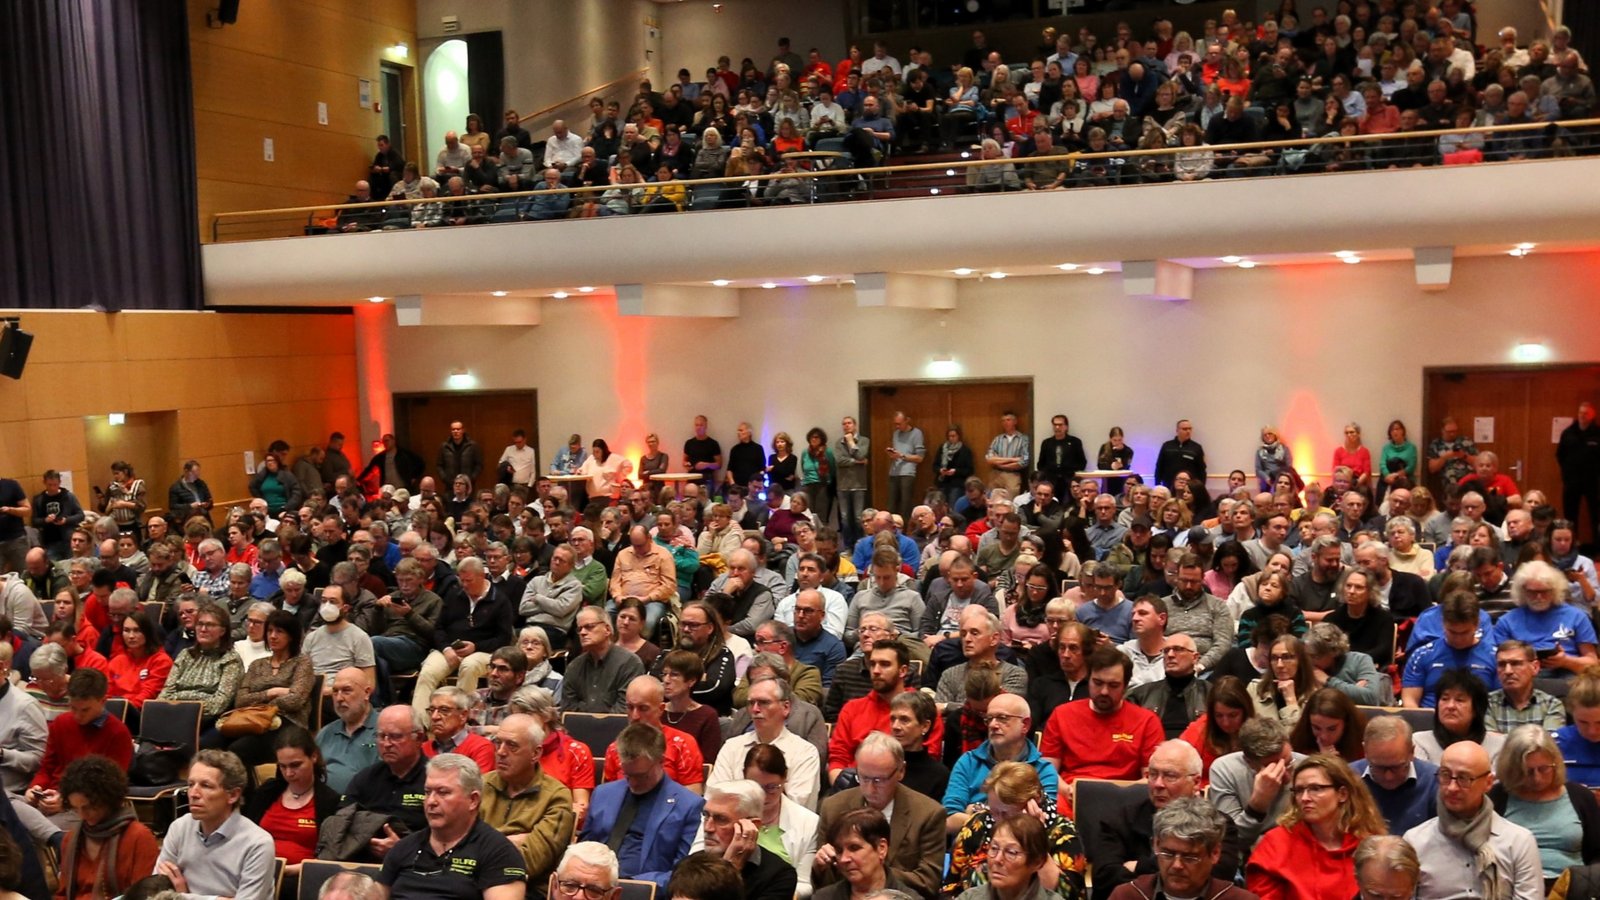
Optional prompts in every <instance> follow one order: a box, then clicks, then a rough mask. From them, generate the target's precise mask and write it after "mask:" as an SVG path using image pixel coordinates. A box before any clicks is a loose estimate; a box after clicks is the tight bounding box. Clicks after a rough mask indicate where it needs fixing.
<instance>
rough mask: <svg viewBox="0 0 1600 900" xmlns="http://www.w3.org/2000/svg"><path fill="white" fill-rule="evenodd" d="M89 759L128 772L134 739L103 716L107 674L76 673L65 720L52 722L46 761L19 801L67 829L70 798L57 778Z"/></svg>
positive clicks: (70, 684) (117, 722)
mask: <svg viewBox="0 0 1600 900" xmlns="http://www.w3.org/2000/svg"><path fill="white" fill-rule="evenodd" d="M91 754H93V755H98V756H103V757H105V758H106V759H109V760H111V761H112V762H114V763H116V764H117V765H118V766H120V767H121V768H122V770H123V771H127V770H128V766H129V765H130V764H131V763H132V762H133V735H132V734H130V733H129V732H128V726H126V725H124V724H122V720H121V719H119V718H117V717H115V716H113V715H111V714H110V713H108V712H106V676H105V673H104V672H100V671H98V670H96V669H79V670H78V671H76V672H73V673H72V677H71V678H69V679H68V680H67V714H66V715H61V716H57V717H55V718H54V719H52V720H51V721H50V726H49V730H48V732H47V733H46V736H45V745H44V756H43V757H41V758H40V760H39V770H38V772H37V773H35V774H34V776H33V780H32V781H31V782H29V784H28V791H27V793H25V794H24V795H23V800H25V801H26V802H27V803H28V804H29V805H30V806H32V807H33V808H34V809H37V810H38V811H39V812H40V813H42V814H44V815H46V816H50V817H53V818H55V821H56V823H57V824H58V825H60V824H63V823H64V822H65V823H70V819H64V818H60V816H61V814H62V813H63V812H68V813H70V812H71V807H69V806H68V804H67V799H68V798H67V797H66V796H65V795H64V794H62V793H61V778H62V776H63V775H64V774H65V773H66V771H67V767H68V766H69V765H70V764H71V763H72V762H73V761H74V760H77V759H80V758H82V757H85V756H89V755H91ZM58 830H59V829H58Z"/></svg>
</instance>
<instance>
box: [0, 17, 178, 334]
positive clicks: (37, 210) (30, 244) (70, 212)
mask: <svg viewBox="0 0 1600 900" xmlns="http://www.w3.org/2000/svg"><path fill="white" fill-rule="evenodd" d="M0 135H3V137H0V179H3V182H0V307H7V308H24V309H81V308H84V307H99V308H102V309H106V310H118V309H199V308H200V306H201V286H200V240H199V226H198V225H197V223H196V221H195V164H194V101H193V98H192V97H191V91H190V79H189V27H188V20H187V11H186V9H185V4H184V2H183V0H136V2H128V0H27V2H22V3H12V2H5V3H0Z"/></svg>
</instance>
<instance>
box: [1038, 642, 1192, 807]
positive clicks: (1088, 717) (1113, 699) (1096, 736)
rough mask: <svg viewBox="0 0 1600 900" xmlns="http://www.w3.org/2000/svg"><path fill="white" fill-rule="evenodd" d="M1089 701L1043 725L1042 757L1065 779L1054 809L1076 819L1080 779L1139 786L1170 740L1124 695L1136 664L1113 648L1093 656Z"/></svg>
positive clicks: (1156, 722)
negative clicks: (1074, 803) (1074, 786)
mask: <svg viewBox="0 0 1600 900" xmlns="http://www.w3.org/2000/svg"><path fill="white" fill-rule="evenodd" d="M1087 667H1088V669H1089V699H1087V700H1074V701H1072V702H1071V703H1068V704H1067V705H1065V706H1059V707H1056V711H1055V712H1054V713H1052V714H1051V715H1050V721H1049V722H1047V723H1045V726H1044V738H1043V740H1041V741H1040V742H1039V753H1040V755H1042V756H1043V757H1044V758H1045V759H1046V760H1049V761H1050V763H1051V764H1053V765H1054V766H1055V767H1056V770H1057V771H1058V772H1059V773H1060V774H1061V792H1060V794H1059V795H1058V796H1057V799H1056V808H1057V809H1059V810H1060V811H1061V814H1062V815H1065V816H1071V815H1072V799H1071V798H1072V792H1071V791H1069V790H1067V785H1068V784H1071V783H1072V781H1073V780H1075V779H1078V778H1115V779H1122V780H1127V781H1136V780H1138V779H1139V778H1140V776H1141V775H1142V774H1143V773H1144V768H1145V766H1146V765H1148V764H1149V762H1150V755H1151V754H1152V753H1154V752H1155V751H1156V747H1157V746H1158V745H1160V743H1161V742H1162V741H1163V740H1164V739H1165V738H1166V733H1165V732H1164V731H1162V729H1161V720H1160V719H1158V718H1157V717H1156V714H1155V713H1153V712H1151V711H1149V710H1147V709H1144V708H1143V707H1141V706H1139V705H1138V704H1135V703H1128V702H1125V700H1124V695H1125V694H1126V693H1127V690H1128V679H1129V678H1131V677H1132V676H1133V661H1132V660H1130V659H1128V657H1126V656H1123V655H1122V653H1121V651H1119V650H1117V648H1115V647H1101V648H1099V649H1097V650H1095V651H1094V652H1093V653H1091V654H1089V659H1088V662H1087Z"/></svg>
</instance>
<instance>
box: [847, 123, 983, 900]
mask: <svg viewBox="0 0 1600 900" xmlns="http://www.w3.org/2000/svg"><path fill="white" fill-rule="evenodd" d="M990 140H994V139H993V138H990ZM863 900H917V898H916V897H913V896H911V895H910V894H908V893H906V892H905V891H897V890H894V889H893V888H884V889H883V890H881V891H873V892H872V893H870V894H868V895H867V896H866V897H865V898H863Z"/></svg>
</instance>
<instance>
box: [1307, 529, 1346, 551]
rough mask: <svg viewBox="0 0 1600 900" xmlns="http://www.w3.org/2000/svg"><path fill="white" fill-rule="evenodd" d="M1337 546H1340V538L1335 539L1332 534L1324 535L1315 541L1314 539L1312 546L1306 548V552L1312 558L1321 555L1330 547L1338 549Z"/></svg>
mask: <svg viewBox="0 0 1600 900" xmlns="http://www.w3.org/2000/svg"><path fill="white" fill-rule="evenodd" d="M1337 546H1339V539H1338V538H1336V537H1334V536H1333V535H1331V534H1323V535H1318V536H1317V537H1316V538H1315V539H1313V540H1312V541H1311V545H1310V546H1309V547H1307V548H1306V551H1307V553H1309V554H1310V555H1311V556H1316V555H1317V554H1318V553H1321V552H1322V551H1324V550H1326V549H1328V548H1329V547H1337Z"/></svg>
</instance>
